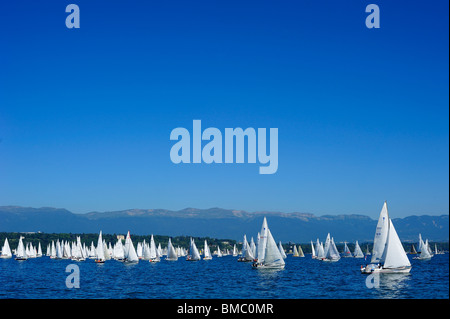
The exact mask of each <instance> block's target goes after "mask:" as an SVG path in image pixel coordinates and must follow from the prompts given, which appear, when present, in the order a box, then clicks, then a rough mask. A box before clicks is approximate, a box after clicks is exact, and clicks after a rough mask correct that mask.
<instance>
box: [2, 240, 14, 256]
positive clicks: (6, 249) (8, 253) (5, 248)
mask: <svg viewBox="0 0 450 319" xmlns="http://www.w3.org/2000/svg"><path fill="white" fill-rule="evenodd" d="M11 257H12V253H11V247H9V242H8V238H5V242H4V244H3V247H2V254H1V255H0V258H11Z"/></svg>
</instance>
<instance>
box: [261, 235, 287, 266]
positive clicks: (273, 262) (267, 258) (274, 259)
mask: <svg viewBox="0 0 450 319" xmlns="http://www.w3.org/2000/svg"><path fill="white" fill-rule="evenodd" d="M266 234H267V239H266V250H265V253H264V265H265V266H269V267H274V266H277V267H278V266H284V264H285V263H284V260H283V256H281V253H280V250H279V249H278V247H277V244H276V243H275V240H274V238H273V236H272V233H271V232H270V230H269V229H267V233H266Z"/></svg>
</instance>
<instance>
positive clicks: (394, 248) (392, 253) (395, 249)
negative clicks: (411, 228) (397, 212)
mask: <svg viewBox="0 0 450 319" xmlns="http://www.w3.org/2000/svg"><path fill="white" fill-rule="evenodd" d="M409 266H411V263H410V262H409V259H408V256H407V255H406V252H405V250H404V249H403V245H402V242H401V241H400V238H399V237H398V235H397V232H396V231H395V228H394V224H393V223H392V220H390V219H389V234H388V239H387V244H386V256H385V259H384V265H383V268H400V267H409Z"/></svg>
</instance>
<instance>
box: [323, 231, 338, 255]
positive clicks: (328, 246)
mask: <svg viewBox="0 0 450 319" xmlns="http://www.w3.org/2000/svg"><path fill="white" fill-rule="evenodd" d="M324 251H325V256H324V257H323V258H322V259H321V260H322V261H332V262H335V261H338V260H339V259H341V256H340V255H339V251H338V250H337V247H336V244H335V243H334V239H333V238H332V237H331V238H330V233H328V235H327V239H326V241H325V249H324Z"/></svg>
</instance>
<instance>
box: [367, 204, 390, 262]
mask: <svg viewBox="0 0 450 319" xmlns="http://www.w3.org/2000/svg"><path fill="white" fill-rule="evenodd" d="M388 229H389V216H388V210H387V203H386V202H384V205H383V208H382V209H381V212H380V217H379V218H378V224H377V228H376V230H375V238H374V240H373V250H372V259H371V261H370V262H371V263H379V262H380V261H382V260H383V259H384V256H383V253H384V247H385V246H386V240H387V235H388Z"/></svg>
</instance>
